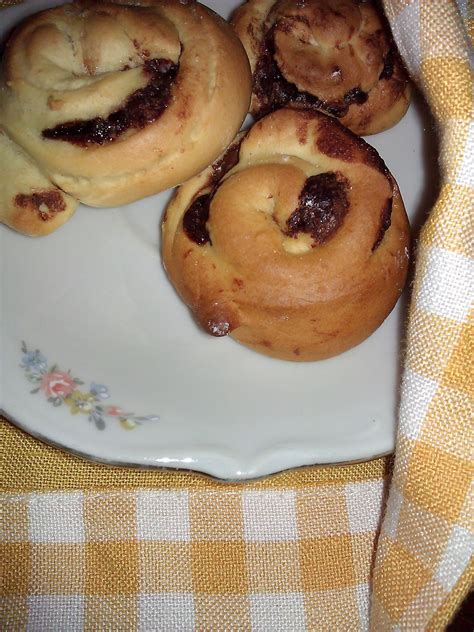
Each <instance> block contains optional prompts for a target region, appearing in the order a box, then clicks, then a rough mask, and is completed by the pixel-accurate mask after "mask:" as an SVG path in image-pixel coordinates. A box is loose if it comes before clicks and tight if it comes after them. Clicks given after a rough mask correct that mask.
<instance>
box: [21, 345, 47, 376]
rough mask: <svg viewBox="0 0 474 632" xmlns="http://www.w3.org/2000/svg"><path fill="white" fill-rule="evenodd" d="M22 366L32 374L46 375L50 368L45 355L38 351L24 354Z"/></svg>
mask: <svg viewBox="0 0 474 632" xmlns="http://www.w3.org/2000/svg"><path fill="white" fill-rule="evenodd" d="M21 366H22V367H23V368H24V369H26V370H27V371H29V372H30V373H44V371H46V369H47V368H48V363H47V360H46V358H45V357H44V355H43V354H42V353H40V352H39V351H38V350H36V351H27V352H26V353H24V354H23V357H22V359H21Z"/></svg>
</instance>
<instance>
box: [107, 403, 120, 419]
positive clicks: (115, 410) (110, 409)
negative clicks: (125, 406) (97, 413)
mask: <svg viewBox="0 0 474 632" xmlns="http://www.w3.org/2000/svg"><path fill="white" fill-rule="evenodd" d="M105 412H106V414H107V415H110V416H111V417H118V416H119V415H121V414H122V413H123V410H122V409H121V408H119V407H118V406H107V408H106V409H105Z"/></svg>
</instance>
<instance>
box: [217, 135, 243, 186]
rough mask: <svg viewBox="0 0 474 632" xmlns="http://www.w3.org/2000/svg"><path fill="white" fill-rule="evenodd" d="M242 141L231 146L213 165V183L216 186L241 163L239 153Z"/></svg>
mask: <svg viewBox="0 0 474 632" xmlns="http://www.w3.org/2000/svg"><path fill="white" fill-rule="evenodd" d="M242 140H243V139H242ZM242 140H240V141H239V142H238V143H234V144H233V145H231V146H230V147H229V148H228V149H227V151H226V152H225V154H224V155H223V156H222V158H220V159H219V160H216V162H215V163H214V164H213V165H212V176H211V183H214V184H215V183H217V182H219V180H221V179H222V178H223V177H224V176H225V174H226V173H227V172H228V171H230V170H231V169H232V167H235V165H236V164H237V163H238V162H239V151H240V145H241V143H242Z"/></svg>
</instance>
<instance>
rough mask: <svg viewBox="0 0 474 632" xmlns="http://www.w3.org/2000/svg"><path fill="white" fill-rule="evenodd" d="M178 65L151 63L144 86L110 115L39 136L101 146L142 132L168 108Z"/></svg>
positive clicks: (165, 61) (161, 61)
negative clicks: (127, 135) (122, 135)
mask: <svg viewBox="0 0 474 632" xmlns="http://www.w3.org/2000/svg"><path fill="white" fill-rule="evenodd" d="M178 68H179V65H178V64H175V63H173V62H172V61H170V60H169V59H150V60H147V61H145V63H144V72H146V74H148V75H149V76H150V81H149V83H148V85H147V86H145V87H144V88H141V89H140V90H136V91H135V92H133V93H132V94H131V95H130V96H129V97H128V99H127V100H126V101H125V103H124V104H123V106H122V107H121V108H119V109H118V110H115V112H112V113H111V114H109V116H108V117H107V118H102V117H100V116H98V117H96V118H93V119H89V120H86V121H70V122H67V123H61V124H60V125H56V127H52V128H50V129H45V130H43V132H42V135H43V137H44V138H48V139H52V140H64V141H67V142H69V143H73V144H74V145H81V146H87V145H103V144H104V143H108V142H111V141H114V140H116V139H117V138H118V137H119V136H120V135H121V134H123V133H124V132H126V131H127V130H128V129H131V128H134V129H142V128H144V127H145V126H146V125H148V124H149V123H153V122H154V121H156V120H157V119H158V118H159V117H160V115H161V114H162V113H163V112H164V111H165V109H166V108H167V106H168V104H169V102H170V99H171V90H172V87H173V83H174V81H175V79H176V75H177V74H178Z"/></svg>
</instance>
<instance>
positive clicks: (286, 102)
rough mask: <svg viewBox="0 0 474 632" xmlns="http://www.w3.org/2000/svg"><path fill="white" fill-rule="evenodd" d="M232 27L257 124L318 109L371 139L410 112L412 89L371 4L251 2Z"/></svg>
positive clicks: (355, 0)
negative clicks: (281, 112) (243, 55)
mask: <svg viewBox="0 0 474 632" xmlns="http://www.w3.org/2000/svg"><path fill="white" fill-rule="evenodd" d="M232 25H233V27H234V29H235V31H236V33H237V35H238V36H239V37H240V39H241V41H242V43H243V45H244V47H245V50H246V51H247V55H248V56H249V60H250V65H251V68H252V73H253V95H252V105H251V110H252V113H253V114H254V115H255V116H257V117H260V116H263V115H265V114H267V113H268V112H270V111H272V110H274V109H276V108H278V107H297V108H312V109H320V110H321V111H324V112H326V114H331V115H333V116H336V117H337V118H339V120H340V121H341V122H342V123H343V124H344V125H346V126H347V127H349V128H350V129H351V130H352V131H353V132H355V133H356V134H360V135H367V134H375V133H377V132H381V131H383V130H385V129H387V128H389V127H392V126H393V125H395V123H397V122H398V121H399V120H400V119H401V118H402V116H403V115H404V114H405V112H406V110H407V108H408V105H409V100H410V93H411V89H410V83H409V81H408V77H407V74H406V71H405V69H404V67H403V64H402V62H401V60H400V56H399V55H398V52H397V50H396V47H395V43H394V41H393V39H392V37H391V35H390V32H389V28H388V25H387V24H386V23H385V20H384V18H383V17H381V16H380V13H379V11H378V9H377V8H376V6H375V4H374V2H373V1H372V0H304V2H301V1H300V0H248V2H246V3H245V4H244V5H242V6H241V7H240V8H239V9H237V11H236V12H235V14H234V16H233V18H232Z"/></svg>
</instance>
